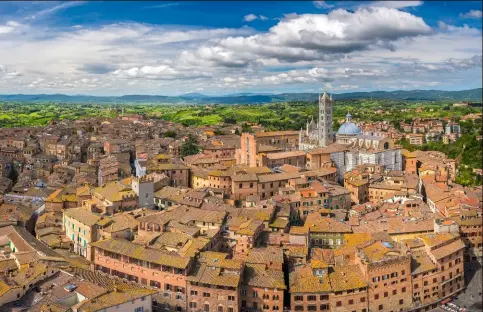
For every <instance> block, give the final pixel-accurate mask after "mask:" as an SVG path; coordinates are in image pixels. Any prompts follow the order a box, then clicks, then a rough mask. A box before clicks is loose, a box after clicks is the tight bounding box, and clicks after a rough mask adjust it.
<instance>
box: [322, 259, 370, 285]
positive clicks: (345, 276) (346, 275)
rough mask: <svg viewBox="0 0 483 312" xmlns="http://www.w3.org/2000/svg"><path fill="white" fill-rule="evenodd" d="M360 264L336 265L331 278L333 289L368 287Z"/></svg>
mask: <svg viewBox="0 0 483 312" xmlns="http://www.w3.org/2000/svg"><path fill="white" fill-rule="evenodd" d="M363 276H364V275H363V274H362V272H361V270H360V268H359V265H344V266H337V267H334V271H333V272H332V273H330V275H329V279H330V284H331V286H332V291H345V290H349V289H358V288H363V287H367V285H368V284H367V282H366V281H365V280H364V278H363Z"/></svg>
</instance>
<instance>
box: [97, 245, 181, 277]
mask: <svg viewBox="0 0 483 312" xmlns="http://www.w3.org/2000/svg"><path fill="white" fill-rule="evenodd" d="M91 246H93V247H96V248H99V249H102V250H107V251H110V252H114V253H117V254H121V255H126V256H129V257H131V258H134V259H138V260H145V261H149V262H152V263H157V264H161V265H166V266H170V267H174V268H178V269H185V268H187V266H188V264H189V262H190V258H186V257H180V256H179V255H176V254H175V253H170V252H165V251H158V250H154V249H149V248H146V247H144V246H140V245H136V244H133V243H131V242H129V241H127V240H124V239H117V238H111V239H105V240H101V241H97V242H94V243H91Z"/></svg>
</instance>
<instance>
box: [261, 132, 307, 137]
mask: <svg viewBox="0 0 483 312" xmlns="http://www.w3.org/2000/svg"><path fill="white" fill-rule="evenodd" d="M282 135H294V136H295V135H297V136H298V135H299V132H298V131H273V132H258V133H255V138H262V137H271V136H282Z"/></svg>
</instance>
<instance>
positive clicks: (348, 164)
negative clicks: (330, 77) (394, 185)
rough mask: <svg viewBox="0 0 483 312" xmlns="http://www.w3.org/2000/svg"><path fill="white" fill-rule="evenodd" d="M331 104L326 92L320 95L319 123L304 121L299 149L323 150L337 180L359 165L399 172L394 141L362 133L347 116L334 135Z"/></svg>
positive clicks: (397, 147) (398, 158) (399, 152)
mask: <svg viewBox="0 0 483 312" xmlns="http://www.w3.org/2000/svg"><path fill="white" fill-rule="evenodd" d="M333 103H334V101H333V99H332V96H329V95H328V94H327V92H324V94H323V95H320V96H319V114H318V117H319V118H318V120H317V121H314V119H313V118H311V119H310V120H309V121H307V126H306V129H305V131H304V130H303V129H300V132H299V149H300V150H303V151H307V152H310V151H313V150H316V149H318V150H321V151H323V150H325V148H327V147H329V145H330V146H331V147H332V148H328V149H327V151H329V153H330V158H331V159H332V161H333V163H334V164H335V166H336V167H337V173H338V176H339V180H340V181H342V179H343V176H344V174H345V172H347V171H350V170H352V169H353V168H354V167H355V166H357V165H359V164H377V165H384V166H385V168H386V169H387V170H402V154H401V147H399V146H395V145H394V142H393V140H391V139H389V138H386V137H379V136H375V135H374V133H362V132H361V129H360V128H359V127H358V126H357V125H356V124H355V123H354V122H352V116H351V114H350V113H347V115H346V120H345V122H344V123H343V124H342V125H341V126H340V127H339V129H338V130H337V133H335V134H334V133H333V130H332V105H333Z"/></svg>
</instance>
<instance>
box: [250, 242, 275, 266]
mask: <svg viewBox="0 0 483 312" xmlns="http://www.w3.org/2000/svg"><path fill="white" fill-rule="evenodd" d="M245 261H246V262H247V263H254V264H271V263H283V251H282V249H280V248H278V247H270V246H269V247H265V248H252V249H250V250H249V251H248V256H247V258H246V259H245Z"/></svg>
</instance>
